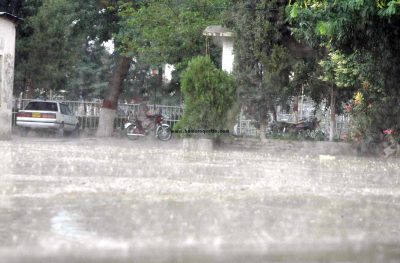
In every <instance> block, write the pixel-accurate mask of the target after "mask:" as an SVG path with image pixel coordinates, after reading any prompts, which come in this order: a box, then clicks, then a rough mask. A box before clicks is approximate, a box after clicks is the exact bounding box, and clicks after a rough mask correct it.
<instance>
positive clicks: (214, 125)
mask: <svg viewBox="0 0 400 263" xmlns="http://www.w3.org/2000/svg"><path fill="white" fill-rule="evenodd" d="M181 88H182V94H183V100H184V105H185V106H184V114H183V117H182V119H181V120H180V121H179V122H178V123H177V125H176V126H175V129H181V130H184V129H196V130H197V129H204V130H210V129H213V130H219V129H226V128H227V124H228V115H229V111H230V109H231V108H232V107H233V105H234V103H235V98H236V85H235V81H234V79H233V78H232V77H231V76H230V75H229V74H227V73H226V72H224V71H223V70H220V69H217V68H216V67H215V65H214V64H213V63H212V61H211V59H210V58H209V57H196V58H194V59H192V60H191V61H190V63H189V65H188V68H187V69H186V71H185V72H184V73H183V75H182V87H181Z"/></svg>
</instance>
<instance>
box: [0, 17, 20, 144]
mask: <svg viewBox="0 0 400 263" xmlns="http://www.w3.org/2000/svg"><path fill="white" fill-rule="evenodd" d="M17 20H18V18H17V17H15V16H13V15H10V14H8V13H4V12H0V139H3V140H4V139H9V138H11V125H12V123H11V119H12V106H13V105H12V104H13V103H12V95H13V84H14V58H15V23H16V22H17Z"/></svg>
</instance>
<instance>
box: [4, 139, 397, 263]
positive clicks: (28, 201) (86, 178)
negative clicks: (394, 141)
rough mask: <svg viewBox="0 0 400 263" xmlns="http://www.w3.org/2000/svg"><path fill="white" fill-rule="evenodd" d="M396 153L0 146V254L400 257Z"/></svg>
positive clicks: (121, 258)
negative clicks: (359, 154)
mask: <svg viewBox="0 0 400 263" xmlns="http://www.w3.org/2000/svg"><path fill="white" fill-rule="evenodd" d="M399 178H400V161H399V159H397V160H396V159H388V160H386V159H371V158H360V157H354V156H342V157H335V158H332V157H331V156H320V155H313V154H312V153H309V154H307V153H305V152H304V151H303V152H301V153H296V151H295V150H293V149H292V150H290V151H287V150H286V151H285V150H282V151H281V150H279V146H278V147H275V148H274V147H264V148H263V149H258V150H253V151H249V150H247V151H239V150H235V149H221V150H217V151H213V152H208V153H207V152H187V151H186V152H185V151H182V150H181V142H180V141H171V142H167V143H161V142H153V141H136V142H135V141H128V140H124V139H107V140H97V139H75V140H61V139H54V138H24V139H21V140H19V139H18V140H14V141H11V142H0V262H7V263H8V262H27V263H28V262H29V263H31V262H51V263H52V262H66V263H67V262H68V263H70V262H110V263H118V262H184V263H186V262H188V263H193V262H199V263H200V262H400V184H399Z"/></svg>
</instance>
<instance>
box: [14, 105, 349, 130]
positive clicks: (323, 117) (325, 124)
mask: <svg viewBox="0 0 400 263" xmlns="http://www.w3.org/2000/svg"><path fill="white" fill-rule="evenodd" d="M29 101H31V100H28V99H22V100H21V99H14V112H13V125H15V116H16V113H17V112H18V111H19V110H21V109H24V108H25V106H26V105H27V104H28V102H29ZM63 103H66V104H67V105H68V106H69V108H70V109H71V111H72V112H73V113H74V114H75V116H77V118H78V119H79V122H80V127H81V129H93V130H94V129H97V127H98V125H99V115H100V111H101V106H102V102H101V101H95V102H87V101H63ZM148 107H149V108H150V110H152V111H153V112H160V113H161V114H162V115H163V116H164V120H165V121H166V122H167V123H168V124H170V125H171V126H173V125H174V124H175V123H177V122H178V121H179V120H180V119H181V117H182V115H183V108H182V107H179V106H166V105H148ZM138 108H139V104H127V103H120V104H118V108H117V117H116V119H115V122H114V127H115V128H116V129H122V128H123V124H124V123H125V121H126V120H127V119H128V117H129V114H136V113H137V111H138ZM329 116H330V113H329V110H327V111H323V112H322V113H321V114H320V116H319V118H318V119H319V120H320V129H321V130H322V131H323V132H324V133H325V135H326V136H327V137H328V136H329ZM300 117H301V118H303V119H311V118H312V117H314V114H313V113H312V111H311V110H305V111H303V112H301V116H300ZM277 120H278V121H285V122H295V120H296V117H295V115H294V114H289V113H287V112H280V113H278V114H277ZM257 126H258V125H257V122H256V121H254V120H251V119H247V118H246V116H245V115H244V114H243V113H242V112H241V113H240V115H239V116H238V118H237V123H236V125H235V126H234V127H233V133H234V134H235V135H240V136H258V134H259V129H258V128H257ZM349 126H350V117H349V116H348V115H338V116H337V117H336V136H337V137H338V138H341V137H342V136H343V135H345V134H347V133H348V132H349Z"/></svg>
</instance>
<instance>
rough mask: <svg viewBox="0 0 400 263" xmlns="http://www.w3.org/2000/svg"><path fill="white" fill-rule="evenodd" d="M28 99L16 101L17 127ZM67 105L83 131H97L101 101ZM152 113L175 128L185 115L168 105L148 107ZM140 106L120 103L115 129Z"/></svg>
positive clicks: (14, 112)
mask: <svg viewBox="0 0 400 263" xmlns="http://www.w3.org/2000/svg"><path fill="white" fill-rule="evenodd" d="M29 101H31V100H28V99H22V100H20V99H14V110H13V124H14V125H15V116H16V113H17V112H18V111H19V110H21V109H24V108H25V107H26V105H27V104H28V103H29ZM62 102H63V103H65V104H67V105H68V107H69V108H70V110H71V111H72V112H73V113H74V115H75V116H76V117H77V118H78V119H79V123H80V127H81V129H97V127H98V125H99V116H100V110H101V106H102V102H101V101H97V102H87V101H62ZM148 107H149V108H150V110H151V111H153V112H155V113H161V114H162V115H163V116H164V120H165V121H166V122H167V123H169V124H170V125H171V126H173V125H174V124H175V123H176V122H178V121H179V120H180V118H181V116H182V114H183V108H182V107H179V106H166V105H148ZM138 108H139V104H126V103H120V104H118V108H117V117H116V118H115V122H114V127H115V128H117V129H119V128H122V127H123V124H124V123H125V121H126V120H127V119H128V117H129V114H133V115H134V114H136V113H137V111H138Z"/></svg>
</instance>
